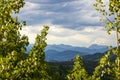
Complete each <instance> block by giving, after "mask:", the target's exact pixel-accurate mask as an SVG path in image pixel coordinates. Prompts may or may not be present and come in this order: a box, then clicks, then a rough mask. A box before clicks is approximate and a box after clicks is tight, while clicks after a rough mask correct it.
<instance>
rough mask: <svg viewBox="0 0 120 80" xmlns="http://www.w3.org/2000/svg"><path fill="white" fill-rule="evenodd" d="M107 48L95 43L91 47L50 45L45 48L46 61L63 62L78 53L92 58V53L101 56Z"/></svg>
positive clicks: (28, 48) (29, 47)
mask: <svg viewBox="0 0 120 80" xmlns="http://www.w3.org/2000/svg"><path fill="white" fill-rule="evenodd" d="M32 46H33V44H30V45H29V46H28V47H27V51H29V50H30V49H31V48H32ZM107 50H108V49H107V46H103V45H97V44H93V45H91V46H89V47H76V46H71V45H64V44H60V45H48V46H47V47H46V49H45V56H46V61H49V62H50V61H52V62H53V61H55V62H56V61H59V62H61V61H70V60H72V59H73V58H74V57H75V55H77V54H80V55H81V56H83V58H84V59H85V58H87V59H89V58H90V59H92V55H93V56H95V54H96V53H100V54H99V55H100V56H101V55H102V53H104V52H106V51H107ZM97 55H98V54H97ZM99 55H98V57H99ZM88 57H89V58H88ZM93 59H94V58H93ZM96 59H97V58H96Z"/></svg>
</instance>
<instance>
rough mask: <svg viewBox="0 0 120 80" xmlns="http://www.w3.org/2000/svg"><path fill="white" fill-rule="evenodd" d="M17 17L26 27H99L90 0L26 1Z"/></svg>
mask: <svg viewBox="0 0 120 80" xmlns="http://www.w3.org/2000/svg"><path fill="white" fill-rule="evenodd" d="M19 17H20V19H21V20H26V21H27V25H38V24H53V25H60V26H61V27H65V28H69V29H77V28H81V27H87V26H93V27H95V26H101V23H100V22H99V16H98V15H96V12H95V10H94V9H93V7H92V1H90V0H26V5H25V7H24V9H22V11H21V12H20V14H19Z"/></svg>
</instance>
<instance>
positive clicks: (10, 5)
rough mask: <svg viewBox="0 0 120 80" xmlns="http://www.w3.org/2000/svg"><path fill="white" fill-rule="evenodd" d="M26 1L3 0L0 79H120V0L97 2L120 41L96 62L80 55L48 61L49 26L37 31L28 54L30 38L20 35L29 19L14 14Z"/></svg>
mask: <svg viewBox="0 0 120 80" xmlns="http://www.w3.org/2000/svg"><path fill="white" fill-rule="evenodd" d="M24 4H25V2H24V0H0V80H120V49H119V43H120V39H119V33H120V0H109V3H108V5H107V6H106V5H105V4H104V2H103V1H102V0H96V2H95V3H94V4H93V6H94V8H95V9H96V10H97V11H98V13H100V14H101V15H102V16H103V17H102V18H101V20H102V21H104V22H105V28H106V29H107V33H108V34H109V35H110V34H111V32H112V31H116V44H117V45H116V48H112V47H109V50H108V51H107V52H106V53H104V55H102V56H101V58H100V60H99V61H96V62H92V61H85V60H83V57H81V56H80V55H76V56H75V58H74V60H72V61H66V62H46V61H45V52H44V50H45V48H46V46H47V43H46V40H47V38H46V36H47V34H48V30H49V27H48V26H44V27H43V29H42V31H41V33H40V34H37V36H36V39H35V43H34V46H33V47H32V49H31V50H30V51H29V52H28V53H26V47H27V46H28V45H29V42H28V37H27V36H25V35H24V36H21V34H20V30H22V27H23V26H25V25H26V22H25V21H19V19H18V17H17V16H13V15H14V14H18V13H19V11H20V9H21V8H22V7H23V6H24ZM106 7H107V8H108V10H106ZM110 17H114V18H113V19H112V20H111V18H110ZM111 55H114V56H115V57H114V59H111Z"/></svg>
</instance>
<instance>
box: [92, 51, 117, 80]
mask: <svg viewBox="0 0 120 80" xmlns="http://www.w3.org/2000/svg"><path fill="white" fill-rule="evenodd" d="M111 65H112V63H111V62H110V51H109V52H108V53H106V54H105V55H104V56H103V57H102V58H101V59H100V61H99V65H98V66H97V67H96V68H95V71H94V72H93V75H92V77H91V80H114V77H115V76H113V75H111V74H113V73H114V72H113V71H111V68H112V66H111Z"/></svg>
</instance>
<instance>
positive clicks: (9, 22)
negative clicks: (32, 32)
mask: <svg viewBox="0 0 120 80" xmlns="http://www.w3.org/2000/svg"><path fill="white" fill-rule="evenodd" d="M24 4H25V3H24V2H23V0H0V55H1V56H6V55H7V54H8V53H11V52H12V51H13V50H15V51H17V52H18V53H20V55H19V57H20V56H22V55H23V53H24V52H25V50H26V46H27V45H28V44H29V43H28V37H27V36H21V35H20V32H19V30H21V29H22V26H23V25H25V21H22V22H19V21H18V18H17V17H12V14H16V13H18V12H19V9H20V8H22V7H23V6H24Z"/></svg>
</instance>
